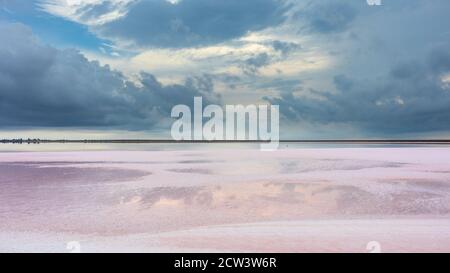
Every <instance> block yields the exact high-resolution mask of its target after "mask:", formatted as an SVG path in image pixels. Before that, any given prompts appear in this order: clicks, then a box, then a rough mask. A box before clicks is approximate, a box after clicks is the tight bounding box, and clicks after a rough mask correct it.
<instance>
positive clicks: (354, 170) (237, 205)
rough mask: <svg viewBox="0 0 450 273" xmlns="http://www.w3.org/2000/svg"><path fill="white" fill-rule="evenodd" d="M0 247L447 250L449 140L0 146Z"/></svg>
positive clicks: (63, 249) (40, 249)
mask: <svg viewBox="0 0 450 273" xmlns="http://www.w3.org/2000/svg"><path fill="white" fill-rule="evenodd" d="M0 173H1V177H0V219H1V220H0V251H8V252H10V251H33V252H46V251H51V252H67V251H68V250H67V249H66V244H67V243H68V242H70V241H79V242H80V244H81V246H82V251H86V252H120V251H124V252H134V251H148V252H166V251H188V252H190V251H218V252H221V251H263V252H266V251H267V252H273V251H281V252H283V251H289V252H292V251H299V252H308V251H312V252H317V251H326V252H338V251H352V252H367V251H368V250H367V249H366V247H367V244H368V243H369V242H371V241H376V242H377V243H378V244H379V245H380V248H381V251H388V252H405V251H427V252H435V251H450V220H448V219H450V218H449V215H450V149H449V148H445V147H430V148H412V147H409V148H330V149H306V148H305V149H284V150H279V151H274V152H262V151H259V150H256V149H233V150H225V149H222V150H221V149H210V150H192V151H190V150H182V151H89V152H82V151H79V152H8V153H0Z"/></svg>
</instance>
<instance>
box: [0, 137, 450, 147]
mask: <svg viewBox="0 0 450 273" xmlns="http://www.w3.org/2000/svg"><path fill="white" fill-rule="evenodd" d="M268 142H270V141H265V140H173V139H53V140H52V139H20V138H18V139H1V140H0V143H3V144H51V143H57V144H64V143H83V144H98V143H105V144H108V143H109V144H196V143H206V144H215V143H217V144H233V143H237V144H243V143H249V144H251V143H255V144H258V143H268ZM279 143H284V144H296V143H298V144H309V143H311V144H432V145H450V139H303V140H295V139H289V140H280V141H279Z"/></svg>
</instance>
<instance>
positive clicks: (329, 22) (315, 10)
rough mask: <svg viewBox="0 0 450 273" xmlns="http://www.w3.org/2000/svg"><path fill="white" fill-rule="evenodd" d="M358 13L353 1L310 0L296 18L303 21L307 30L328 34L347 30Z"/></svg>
mask: <svg viewBox="0 0 450 273" xmlns="http://www.w3.org/2000/svg"><path fill="white" fill-rule="evenodd" d="M361 2H362V1H361ZM356 15H357V9H355V7H353V6H352V4H351V3H348V2H344V1H328V0H327V1H311V2H309V4H308V5H307V6H306V8H303V9H301V10H300V11H298V12H297V13H296V14H295V15H294V18H296V19H298V20H300V21H301V22H303V23H304V29H306V30H307V31H310V32H317V33H323V34H328V33H332V32H341V31H344V30H346V29H347V28H348V27H349V25H350V24H351V22H352V21H353V20H354V19H355V17H356Z"/></svg>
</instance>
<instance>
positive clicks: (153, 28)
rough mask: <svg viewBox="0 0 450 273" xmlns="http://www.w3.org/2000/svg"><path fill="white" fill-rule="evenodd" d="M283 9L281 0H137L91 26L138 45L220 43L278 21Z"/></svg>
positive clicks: (111, 37)
mask: <svg viewBox="0 0 450 273" xmlns="http://www.w3.org/2000/svg"><path fill="white" fill-rule="evenodd" d="M286 9H287V8H286V6H285V1H282V0H245V1H242V0H227V1H218V0H216V1H211V0H182V1H179V2H178V3H176V4H171V3H170V2H169V1H166V0H149V1H139V2H137V3H136V4H134V5H132V6H131V7H130V9H129V11H128V14H127V15H126V16H124V17H122V18H120V19H118V20H115V21H113V22H110V23H107V24H104V25H101V26H94V27H92V29H93V31H95V32H96V33H98V34H99V35H101V36H102V37H105V38H110V39H122V40H126V41H132V42H134V43H135V44H136V45H138V46H144V47H146V46H151V47H170V48H179V47H190V46H199V45H208V44H214V43H220V42H223V41H227V40H229V39H233V38H238V37H241V36H243V35H245V34H246V33H247V32H249V31H257V30H261V29H264V28H267V27H271V26H276V25H279V24H280V23H282V22H283V21H284V19H285V16H284V13H285V11H286Z"/></svg>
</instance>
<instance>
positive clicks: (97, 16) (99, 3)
mask: <svg viewBox="0 0 450 273" xmlns="http://www.w3.org/2000/svg"><path fill="white" fill-rule="evenodd" d="M133 2H136V0H39V2H38V6H39V7H40V8H41V9H42V10H44V11H45V12H48V13H50V14H53V15H55V16H59V17H62V18H65V19H67V20H70V21H74V22H77V23H80V24H85V25H102V24H105V23H108V22H111V21H114V20H117V19H119V18H121V17H123V16H125V15H126V14H127V12H128V7H129V5H130V4H132V3H133ZM94 10H96V12H95V13H94V14H92V15H91V12H92V11H94Z"/></svg>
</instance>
